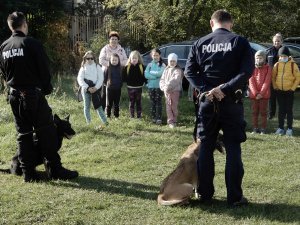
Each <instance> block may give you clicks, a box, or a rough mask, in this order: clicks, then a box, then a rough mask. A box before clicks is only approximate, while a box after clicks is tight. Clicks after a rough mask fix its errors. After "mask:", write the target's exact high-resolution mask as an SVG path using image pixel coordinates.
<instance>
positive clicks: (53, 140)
mask: <svg viewBox="0 0 300 225" xmlns="http://www.w3.org/2000/svg"><path fill="white" fill-rule="evenodd" d="M9 103H10V105H11V109H12V112H13V114H14V119H15V126H16V130H17V132H18V133H19V134H18V138H17V141H18V149H19V160H20V162H21V168H22V170H23V172H31V171H32V170H34V168H35V165H36V164H35V163H34V161H33V159H34V158H35V154H34V147H33V145H34V144H33V133H35V134H36V137H37V139H38V141H39V144H40V146H41V150H42V154H43V155H44V157H45V158H46V160H47V164H48V165H49V166H50V167H52V168H58V167H61V161H60V156H59V154H58V152H57V148H58V139H57V131H56V129H55V127H54V122H53V115H52V110H51V108H50V107H49V105H48V103H47V100H46V98H45V96H44V94H42V93H41V91H40V90H38V89H36V88H29V89H22V90H17V89H10V93H9Z"/></svg>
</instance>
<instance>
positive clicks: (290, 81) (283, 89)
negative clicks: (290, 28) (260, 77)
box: [272, 46, 300, 136]
mask: <svg viewBox="0 0 300 225" xmlns="http://www.w3.org/2000/svg"><path fill="white" fill-rule="evenodd" d="M278 56H279V60H278V62H277V63H276V64H275V65H274V67H273V71H272V84H273V87H274V89H275V90H276V92H277V93H276V95H277V101H278V106H279V111H278V125H279V126H278V129H277V131H276V133H275V134H279V135H284V132H285V131H284V119H285V117H286V118H287V128H288V129H287V130H286V135H287V136H292V135H293V104H294V92H295V90H296V88H297V86H298V85H299V83H300V72H299V68H298V66H297V64H296V63H295V62H294V60H293V59H292V58H291V57H290V52H289V49H288V48H287V47H285V46H283V47H281V48H280V49H279V50H278Z"/></svg>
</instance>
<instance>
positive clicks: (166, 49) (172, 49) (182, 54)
mask: <svg viewBox="0 0 300 225" xmlns="http://www.w3.org/2000/svg"><path fill="white" fill-rule="evenodd" d="M194 42H195V40H194V41H183V42H177V43H168V44H165V45H162V46H159V47H158V48H159V50H160V51H161V57H162V59H163V60H164V62H165V64H167V63H168V55H169V54H170V53H176V55H177V56H178V61H177V64H178V65H179V66H180V67H181V68H182V69H183V70H184V68H185V63H186V60H187V58H188V54H189V52H190V48H191V46H192V45H193V43H194ZM250 45H251V48H252V50H253V57H254V54H255V52H256V51H258V50H266V47H265V46H263V45H260V44H257V43H254V42H250ZM150 53H151V51H149V52H146V53H144V54H143V55H142V57H143V61H144V65H145V66H147V65H148V63H150V62H151V61H152V58H151V54H150ZM182 86H183V89H184V90H186V89H187V88H188V86H189V83H188V81H187V80H186V79H185V78H184V79H183V82H182Z"/></svg>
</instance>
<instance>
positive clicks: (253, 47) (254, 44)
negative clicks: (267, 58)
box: [250, 42, 267, 52]
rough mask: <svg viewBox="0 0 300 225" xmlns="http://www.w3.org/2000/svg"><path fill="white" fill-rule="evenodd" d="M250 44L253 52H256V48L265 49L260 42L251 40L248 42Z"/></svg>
mask: <svg viewBox="0 0 300 225" xmlns="http://www.w3.org/2000/svg"><path fill="white" fill-rule="evenodd" d="M250 46H251V48H252V49H253V50H254V51H255V52H257V51H258V50H266V49H267V48H266V47H265V46H262V45H260V44H256V43H253V42H250Z"/></svg>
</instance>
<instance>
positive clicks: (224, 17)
mask: <svg viewBox="0 0 300 225" xmlns="http://www.w3.org/2000/svg"><path fill="white" fill-rule="evenodd" d="M211 20H216V21H217V22H219V23H224V22H231V23H232V17H231V15H230V13H229V12H227V11H226V10H225V9H219V10H217V11H215V12H214V13H213V14H212V15H211Z"/></svg>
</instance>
